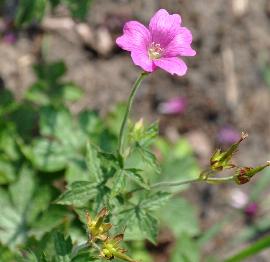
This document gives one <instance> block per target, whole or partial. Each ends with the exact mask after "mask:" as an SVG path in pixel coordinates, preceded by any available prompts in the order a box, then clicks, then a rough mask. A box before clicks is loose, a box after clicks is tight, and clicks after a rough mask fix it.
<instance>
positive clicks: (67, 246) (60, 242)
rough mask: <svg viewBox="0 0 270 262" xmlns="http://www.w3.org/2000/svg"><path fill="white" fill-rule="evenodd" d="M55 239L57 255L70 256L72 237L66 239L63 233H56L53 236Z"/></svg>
mask: <svg viewBox="0 0 270 262" xmlns="http://www.w3.org/2000/svg"><path fill="white" fill-rule="evenodd" d="M53 239H54V247H55V251H56V254H57V255H58V256H61V257H65V256H69V255H70V253H71V250H72V241H71V238H70V236H68V237H67V238H65V236H64V235H63V234H62V233H60V232H56V233H54V234H53Z"/></svg>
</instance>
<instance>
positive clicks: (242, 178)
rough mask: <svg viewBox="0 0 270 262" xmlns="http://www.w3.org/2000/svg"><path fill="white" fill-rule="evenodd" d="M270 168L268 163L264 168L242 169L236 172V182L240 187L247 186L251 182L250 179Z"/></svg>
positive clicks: (269, 162)
mask: <svg viewBox="0 0 270 262" xmlns="http://www.w3.org/2000/svg"><path fill="white" fill-rule="evenodd" d="M268 166H270V161H268V162H267V163H266V164H265V165H263V166H258V167H241V168H239V169H237V170H236V172H235V175H234V181H235V182H236V184H238V185H243V184H246V183H248V182H249V181H250V179H251V178H252V177H253V176H254V175H256V174H257V173H259V172H261V171H262V170H263V169H265V168H266V167H268Z"/></svg>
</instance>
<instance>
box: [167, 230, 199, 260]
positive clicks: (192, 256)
mask: <svg viewBox="0 0 270 262" xmlns="http://www.w3.org/2000/svg"><path fill="white" fill-rule="evenodd" d="M198 261H200V250H199V246H198V245H197V243H196V242H195V241H194V240H193V239H191V238H190V236H188V235H186V234H182V235H181V236H180V237H179V239H178V240H177V242H176V246H175V247H174V249H173V251H172V256H171V258H170V262H198Z"/></svg>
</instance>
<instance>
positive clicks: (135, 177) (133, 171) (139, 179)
mask: <svg viewBox="0 0 270 262" xmlns="http://www.w3.org/2000/svg"><path fill="white" fill-rule="evenodd" d="M141 172H142V170H141V169H137V168H129V169H125V174H126V175H127V176H128V178H130V179H131V180H132V181H134V182H135V183H136V184H137V185H139V186H141V187H143V188H145V189H148V190H149V189H150V187H149V185H148V183H147V182H146V181H145V179H144V178H143V176H142V175H141V174H140V173H141Z"/></svg>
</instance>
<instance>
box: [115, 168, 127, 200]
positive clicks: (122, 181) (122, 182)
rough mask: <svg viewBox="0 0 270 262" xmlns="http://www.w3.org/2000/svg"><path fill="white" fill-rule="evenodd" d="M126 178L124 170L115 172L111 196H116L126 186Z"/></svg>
mask: <svg viewBox="0 0 270 262" xmlns="http://www.w3.org/2000/svg"><path fill="white" fill-rule="evenodd" d="M126 182H127V176H126V173H125V171H124V170H122V169H119V170H117V172H116V174H115V175H114V177H113V186H112V192H111V194H112V196H117V195H118V194H119V193H120V192H122V191H123V190H124V188H125V186H126Z"/></svg>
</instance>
